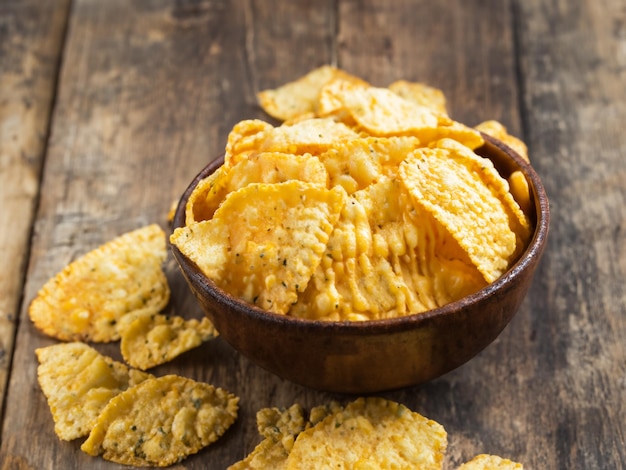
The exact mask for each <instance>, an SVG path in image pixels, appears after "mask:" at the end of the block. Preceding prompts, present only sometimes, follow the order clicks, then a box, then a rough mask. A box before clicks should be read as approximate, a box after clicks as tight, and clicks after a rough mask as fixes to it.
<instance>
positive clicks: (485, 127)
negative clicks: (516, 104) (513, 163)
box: [475, 120, 529, 161]
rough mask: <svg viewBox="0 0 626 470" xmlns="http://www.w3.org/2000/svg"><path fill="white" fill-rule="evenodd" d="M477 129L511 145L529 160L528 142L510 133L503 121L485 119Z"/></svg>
mask: <svg viewBox="0 0 626 470" xmlns="http://www.w3.org/2000/svg"><path fill="white" fill-rule="evenodd" d="M475 129H476V130H478V131H481V132H484V133H485V134H487V135H490V136H491V137H494V138H496V139H498V140H499V141H501V142H503V143H504V144H506V145H508V146H509V147H511V148H512V149H513V150H514V151H515V152H517V153H518V154H519V155H520V157H522V158H523V159H524V160H526V161H529V158H528V147H526V144H525V143H524V142H523V141H522V140H520V139H518V138H517V137H515V136H512V135H511V134H509V131H508V130H507V128H506V127H504V125H503V124H502V123H501V122H498V121H494V120H490V121H484V122H481V123H480V124H478V125H477V126H476V127H475Z"/></svg>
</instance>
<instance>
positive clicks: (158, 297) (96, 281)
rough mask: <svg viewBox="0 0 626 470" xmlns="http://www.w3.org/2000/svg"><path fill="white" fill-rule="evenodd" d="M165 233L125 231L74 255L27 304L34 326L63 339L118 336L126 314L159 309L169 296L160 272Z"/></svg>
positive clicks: (154, 227)
mask: <svg viewBox="0 0 626 470" xmlns="http://www.w3.org/2000/svg"><path fill="white" fill-rule="evenodd" d="M165 241H166V240H165V233H164V232H163V230H162V229H161V228H160V227H159V226H158V225H148V226H146V227H143V228H140V229H137V230H134V231H132V232H128V233H126V234H124V235H121V236H120V237H117V238H115V239H114V240H112V241H110V242H108V243H106V244H104V245H102V246H100V247H99V248H97V249H95V250H93V251H91V252H89V253H87V254H85V255H83V256H82V257H80V258H78V259H76V260H75V261H73V262H72V263H71V264H69V265H68V266H66V267H65V268H64V269H63V270H62V271H61V272H59V273H58V274H57V275H56V276H54V277H53V278H52V279H50V280H49V281H48V282H46V284H44V286H43V287H42V288H41V289H40V291H39V292H38V294H37V296H36V297H35V298H34V299H33V301H32V302H31V304H30V307H29V315H30V318H31V320H32V321H33V323H34V325H35V326H36V327H37V328H38V329H39V330H41V331H42V332H44V333H45V334H47V335H49V336H52V337H54V338H57V339H60V340H63V341H94V342H109V341H115V340H117V339H119V333H118V331H117V326H116V324H117V322H118V321H119V320H120V318H121V317H122V316H124V315H126V314H128V313H132V312H135V311H138V310H145V309H150V310H152V311H153V312H158V311H160V310H161V309H163V308H164V307H165V306H166V305H167V303H168V302H169V298H170V289H169V285H168V283H167V278H166V277H165V274H164V272H163V266H162V264H163V262H164V261H165V258H166V256H167V251H166V244H165Z"/></svg>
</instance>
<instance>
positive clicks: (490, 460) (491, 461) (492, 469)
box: [458, 454, 524, 470]
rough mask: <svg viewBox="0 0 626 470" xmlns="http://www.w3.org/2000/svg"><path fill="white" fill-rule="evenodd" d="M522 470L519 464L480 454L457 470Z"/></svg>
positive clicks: (495, 456)
mask: <svg viewBox="0 0 626 470" xmlns="http://www.w3.org/2000/svg"><path fill="white" fill-rule="evenodd" d="M523 468H524V466H523V465H522V464H521V463H517V462H513V461H512V460H509V459H504V458H502V457H498V456H497V455H489V454H480V455H477V456H476V457H474V458H473V459H472V460H470V461H469V462H465V463H464V464H462V465H461V466H460V467H458V470H523Z"/></svg>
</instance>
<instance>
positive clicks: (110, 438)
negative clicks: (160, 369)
mask: <svg viewBox="0 0 626 470" xmlns="http://www.w3.org/2000/svg"><path fill="white" fill-rule="evenodd" d="M238 402H239V399H238V398H237V397H235V396H234V395H232V394H231V393H229V392H227V391H225V390H223V389H220V388H216V387H214V386H212V385H209V384H206V383H202V382H196V381H194V380H191V379H188V378H185V377H179V376H176V375H166V376H163V377H158V378H152V379H149V380H146V381H144V382H142V383H140V384H139V385H136V386H134V387H131V388H129V389H128V390H126V391H125V392H123V393H121V394H119V395H118V396H116V397H115V398H114V399H112V400H111V401H110V402H109V404H108V405H107V406H106V408H105V409H104V410H103V411H102V413H101V414H100V417H99V418H98V421H97V423H96V425H95V426H94V428H93V430H92V431H91V433H90V434H89V438H88V439H87V440H86V441H85V442H84V443H83V445H82V446H81V450H83V451H84V452H86V453H87V454H90V455H94V456H95V455H102V456H103V458H104V459H105V460H110V461H112V462H115V463H119V464H123V465H136V466H160V467H165V466H168V465H171V464H173V463H176V462H179V461H181V460H182V459H183V458H185V457H187V456H189V455H192V454H195V453H197V452H198V451H199V450H200V449H202V448H204V447H206V446H208V445H209V444H211V443H213V442H215V441H216V440H217V439H218V438H219V437H220V436H222V435H223V434H224V432H226V430H227V429H228V428H229V427H230V426H231V425H232V424H233V423H234V422H235V420H236V419H237V414H238V409H239V405H238Z"/></svg>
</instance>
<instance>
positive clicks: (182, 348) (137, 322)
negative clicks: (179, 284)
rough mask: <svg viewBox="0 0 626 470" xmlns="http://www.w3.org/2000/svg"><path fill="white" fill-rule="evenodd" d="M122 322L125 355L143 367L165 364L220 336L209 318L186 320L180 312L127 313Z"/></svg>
mask: <svg viewBox="0 0 626 470" xmlns="http://www.w3.org/2000/svg"><path fill="white" fill-rule="evenodd" d="M120 323H121V325H120V335H121V341H120V350H121V352H122V357H123V358H124V360H125V361H126V363H127V364H128V365H130V366H132V367H136V368H137V369H141V370H147V369H151V368H152V367H156V366H158V365H161V364H165V363H166V362H169V361H171V360H173V359H174V358H176V357H178V356H180V355H181V354H183V353H185V352H187V351H190V350H192V349H194V348H196V347H198V346H200V345H201V344H202V343H204V342H206V341H210V340H211V339H213V338H215V337H217V336H218V333H217V330H216V329H215V327H214V326H213V324H212V323H211V321H210V320H209V319H208V318H207V317H203V318H202V319H200V320H198V319H195V318H192V319H189V320H185V319H184V318H183V317H180V316H177V315H163V314H157V313H151V312H143V313H139V314H130V315H126V316H125V317H124V318H123V319H122V321H121V322H120Z"/></svg>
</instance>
